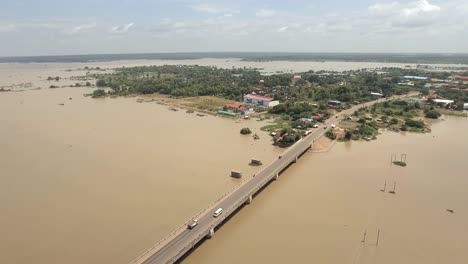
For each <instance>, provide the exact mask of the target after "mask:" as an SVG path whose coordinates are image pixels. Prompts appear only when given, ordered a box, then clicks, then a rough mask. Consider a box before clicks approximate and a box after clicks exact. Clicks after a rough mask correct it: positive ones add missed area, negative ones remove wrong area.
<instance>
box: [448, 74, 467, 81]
mask: <svg viewBox="0 0 468 264" xmlns="http://www.w3.org/2000/svg"><path fill="white" fill-rule="evenodd" d="M451 79H452V80H454V81H458V82H463V83H468V76H460V75H455V76H452V77H451Z"/></svg>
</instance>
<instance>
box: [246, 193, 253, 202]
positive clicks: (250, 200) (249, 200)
mask: <svg viewBox="0 0 468 264" xmlns="http://www.w3.org/2000/svg"><path fill="white" fill-rule="evenodd" d="M251 203H252V195H250V196H249V199H247V201H245V204H251Z"/></svg>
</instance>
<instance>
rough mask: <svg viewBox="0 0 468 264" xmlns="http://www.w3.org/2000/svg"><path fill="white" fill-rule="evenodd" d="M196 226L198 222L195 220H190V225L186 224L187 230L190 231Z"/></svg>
mask: <svg viewBox="0 0 468 264" xmlns="http://www.w3.org/2000/svg"><path fill="white" fill-rule="evenodd" d="M197 225H198V220H197V219H192V221H190V223H188V225H187V227H188V229H192V228H194V227H196V226H197Z"/></svg>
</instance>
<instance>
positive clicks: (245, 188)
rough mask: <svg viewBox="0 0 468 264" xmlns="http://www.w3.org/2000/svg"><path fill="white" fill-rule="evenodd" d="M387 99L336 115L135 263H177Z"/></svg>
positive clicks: (134, 263) (358, 106)
mask: <svg viewBox="0 0 468 264" xmlns="http://www.w3.org/2000/svg"><path fill="white" fill-rule="evenodd" d="M395 98H396V97H395ZM385 100H386V99H379V100H376V101H372V102H368V103H365V104H361V105H357V106H354V107H352V108H351V109H348V110H345V111H342V112H340V113H338V114H337V115H336V116H332V117H331V118H329V119H328V120H326V121H325V122H324V123H323V124H322V125H320V126H319V127H318V128H316V129H315V130H313V131H312V132H311V133H310V134H309V135H307V136H306V137H304V138H303V139H301V140H300V141H298V142H296V143H295V144H294V145H292V146H291V147H289V148H288V149H287V150H286V151H285V152H283V153H282V155H281V158H278V159H276V160H274V161H273V162H272V163H270V164H269V165H266V166H265V167H263V168H262V169H261V171H260V172H258V173H256V175H255V177H252V178H251V179H249V180H247V181H245V182H244V183H243V184H242V185H240V186H239V187H237V188H236V189H235V190H233V191H232V192H231V193H229V194H228V195H226V196H225V197H223V198H222V199H220V200H219V201H218V202H216V203H214V204H212V205H211V206H209V208H207V209H206V210H204V212H203V213H202V214H200V215H198V216H197V219H198V225H197V226H196V227H195V228H193V229H188V228H187V227H186V225H183V226H181V227H179V228H178V229H177V230H175V231H174V232H173V233H172V234H171V235H169V236H168V237H166V238H165V239H163V240H162V241H160V242H159V243H158V244H156V245H155V246H154V247H152V248H151V249H149V250H148V251H147V252H145V253H144V254H143V255H141V256H140V257H139V258H137V259H136V260H134V261H133V262H132V264H156V263H174V262H175V261H177V260H178V259H179V258H180V257H181V256H183V255H184V254H185V253H186V252H187V251H188V250H190V249H191V248H192V247H193V246H195V245H196V244H197V243H198V242H199V241H200V240H202V239H203V238H204V237H206V236H207V235H208V234H209V232H210V230H211V229H213V228H215V227H216V226H217V225H219V224H220V223H221V222H223V220H225V218H227V217H228V216H229V215H230V214H231V213H232V212H234V211H235V210H237V209H238V208H239V207H240V206H241V205H242V204H243V203H245V202H246V201H247V200H248V199H249V196H250V195H252V192H253V191H255V192H256V191H258V189H260V188H261V187H263V186H264V185H265V183H267V182H269V181H270V180H271V179H272V178H274V177H275V176H276V174H277V173H278V172H279V171H281V170H282V169H284V168H285V167H287V166H288V165H289V164H290V163H292V162H293V161H294V160H295V159H296V158H297V157H298V156H300V155H301V154H302V153H303V152H304V151H306V150H307V149H308V148H309V147H310V146H311V145H312V144H313V142H314V141H316V140H318V139H319V138H320V137H322V136H323V135H324V134H325V132H326V131H327V130H328V129H329V128H330V126H331V125H332V124H338V123H339V122H341V121H342V120H343V119H344V118H345V117H346V116H348V115H351V114H352V113H353V112H354V111H356V110H357V109H359V108H361V107H366V106H371V105H373V104H375V103H377V102H382V101H385ZM217 208H223V210H224V212H223V213H222V214H221V215H220V216H219V217H214V216H213V212H214V210H216V209H217Z"/></svg>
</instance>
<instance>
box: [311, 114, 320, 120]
mask: <svg viewBox="0 0 468 264" xmlns="http://www.w3.org/2000/svg"><path fill="white" fill-rule="evenodd" d="M322 117H323V115H322V114H319V113H317V114H315V115H313V116H311V117H310V118H311V119H312V120H319V119H320V118H322Z"/></svg>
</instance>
